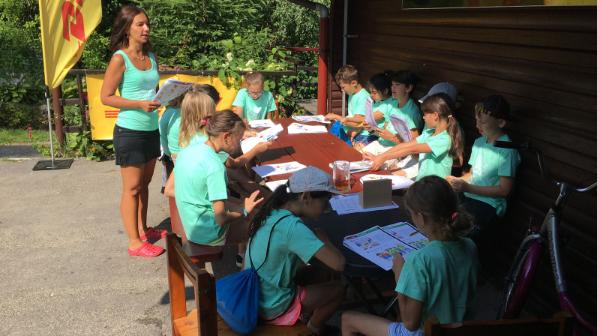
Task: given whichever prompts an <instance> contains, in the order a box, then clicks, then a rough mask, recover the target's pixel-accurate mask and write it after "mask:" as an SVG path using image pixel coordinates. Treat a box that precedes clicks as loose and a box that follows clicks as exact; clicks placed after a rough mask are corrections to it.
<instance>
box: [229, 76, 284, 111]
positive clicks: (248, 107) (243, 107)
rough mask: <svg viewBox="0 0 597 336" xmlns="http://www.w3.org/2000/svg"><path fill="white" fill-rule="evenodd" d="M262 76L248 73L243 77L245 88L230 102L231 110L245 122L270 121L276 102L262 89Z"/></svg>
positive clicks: (270, 94)
mask: <svg viewBox="0 0 597 336" xmlns="http://www.w3.org/2000/svg"><path fill="white" fill-rule="evenodd" d="M263 80H264V78H263V74H261V73H259V72H249V73H247V74H246V75H245V83H246V84H247V88H245V89H240V90H239V91H238V93H237V94H236V98H234V102H232V110H233V111H234V113H236V114H238V116H239V117H241V118H243V119H244V120H246V121H252V120H260V119H271V118H272V115H274V114H275V111H276V110H277V108H276V101H275V100H274V96H273V95H272V93H271V92H269V91H266V90H264V89H263Z"/></svg>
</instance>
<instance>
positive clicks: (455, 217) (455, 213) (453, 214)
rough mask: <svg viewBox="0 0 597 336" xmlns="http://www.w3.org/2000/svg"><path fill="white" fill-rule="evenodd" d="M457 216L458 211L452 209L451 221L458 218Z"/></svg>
mask: <svg viewBox="0 0 597 336" xmlns="http://www.w3.org/2000/svg"><path fill="white" fill-rule="evenodd" d="M458 216H459V214H458V211H454V212H453V213H452V222H455V221H456V220H457V219H458Z"/></svg>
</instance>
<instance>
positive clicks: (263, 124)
mask: <svg viewBox="0 0 597 336" xmlns="http://www.w3.org/2000/svg"><path fill="white" fill-rule="evenodd" d="M249 126H251V128H270V127H274V126H276V125H275V124H274V122H273V121H271V120H270V119H262V120H251V121H249Z"/></svg>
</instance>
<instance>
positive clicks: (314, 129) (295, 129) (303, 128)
mask: <svg viewBox="0 0 597 336" xmlns="http://www.w3.org/2000/svg"><path fill="white" fill-rule="evenodd" d="M327 132H328V130H327V128H325V126H323V125H314V126H312V125H304V124H299V123H292V124H290V125H288V134H312V133H327Z"/></svg>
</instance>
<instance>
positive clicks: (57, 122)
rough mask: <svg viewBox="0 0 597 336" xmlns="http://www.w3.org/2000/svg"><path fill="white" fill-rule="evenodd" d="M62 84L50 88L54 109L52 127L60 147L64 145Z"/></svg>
mask: <svg viewBox="0 0 597 336" xmlns="http://www.w3.org/2000/svg"><path fill="white" fill-rule="evenodd" d="M61 100H62V86H58V87H57V88H54V89H52V109H53V110H54V127H55V128H54V129H55V130H56V139H57V140H58V143H59V144H60V147H61V148H62V147H64V125H63V124H62V101H61Z"/></svg>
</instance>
